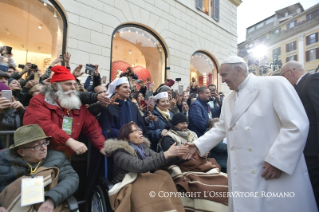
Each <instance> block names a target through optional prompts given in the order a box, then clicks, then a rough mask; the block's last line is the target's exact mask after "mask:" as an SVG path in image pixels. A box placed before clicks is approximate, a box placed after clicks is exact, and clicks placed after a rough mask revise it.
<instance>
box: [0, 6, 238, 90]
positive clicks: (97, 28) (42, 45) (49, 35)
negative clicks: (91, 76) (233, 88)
mask: <svg viewBox="0 0 319 212" xmlns="http://www.w3.org/2000/svg"><path fill="white" fill-rule="evenodd" d="M240 3H241V1H240V0H90V1H85V0H25V1H20V0H0V11H1V14H2V18H1V19H2V20H3V21H1V22H0V29H1V31H0V45H1V46H2V45H6V46H11V47H13V50H12V52H13V54H14V56H13V58H14V59H15V60H16V62H17V64H25V63H26V62H32V63H36V64H38V66H39V67H40V68H41V69H42V70H44V69H45V68H46V67H47V66H49V65H50V64H51V63H52V61H53V60H55V58H57V57H59V56H60V55H61V54H63V53H64V52H65V51H67V52H70V53H71V55H72V56H71V61H70V62H71V64H70V66H71V69H72V70H73V69H74V68H75V67H76V66H77V65H79V64H82V65H84V66H85V64H99V70H100V73H101V76H105V77H106V78H107V81H109V80H113V79H115V78H116V77H117V76H118V75H119V74H120V73H121V72H123V71H125V70H126V68H127V67H128V66H131V67H132V68H133V70H134V72H136V73H137V74H138V76H139V78H141V79H144V80H146V79H147V78H149V79H150V80H151V81H154V82H155V87H157V86H158V85H159V84H161V83H162V82H164V81H165V79H167V78H171V79H175V78H181V84H184V85H185V86H188V85H189V82H190V79H191V78H192V77H195V78H196V79H197V80H198V82H199V84H200V85H207V84H210V83H215V84H217V85H218V88H219V90H220V91H226V90H227V88H226V87H225V86H224V85H221V82H220V79H219V76H218V67H219V64H220V62H221V61H222V60H223V59H224V58H226V57H227V56H230V55H234V54H236V47H237V6H239V5H240ZM83 71H84V70H83ZM84 76H87V75H84Z"/></svg>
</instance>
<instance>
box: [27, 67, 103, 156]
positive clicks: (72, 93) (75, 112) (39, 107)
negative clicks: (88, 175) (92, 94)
mask: <svg viewBox="0 0 319 212" xmlns="http://www.w3.org/2000/svg"><path fill="white" fill-rule="evenodd" d="M51 70H52V71H53V72H54V74H53V75H52V78H51V85H49V86H48V87H45V88H43V89H42V92H41V94H39V95H36V96H34V97H33V98H32V99H31V101H30V104H29V106H28V108H27V110H26V112H25V115H24V119H23V124H24V125H28V124H38V125H39V126H40V127H41V128H42V129H43V131H44V132H45V133H46V134H47V135H51V136H52V142H51V145H50V147H51V148H52V149H55V150H58V151H61V152H63V153H64V154H65V155H66V156H67V157H71V156H72V154H73V152H75V153H76V154H83V153H85V152H86V151H87V147H86V145H85V144H84V143H82V142H79V141H78V140H77V139H78V137H79V135H80V133H82V134H83V135H85V136H86V137H88V138H89V139H90V141H91V142H92V143H93V145H94V146H95V147H96V148H98V149H99V150H100V152H101V153H102V154H105V153H104V151H103V150H102V149H103V146H104V141H105V138H104V136H103V135H102V130H101V127H100V125H99V123H98V122H97V120H96V119H95V117H94V116H93V115H92V114H91V113H90V112H89V111H88V110H87V109H86V108H85V106H84V105H82V103H81V101H80V98H79V97H78V95H77V91H76V90H75V84H76V83H77V82H76V81H75V77H74V76H73V74H71V72H70V71H69V70H68V69H67V68H65V67H64V66H54V67H53V68H52V69H51Z"/></svg>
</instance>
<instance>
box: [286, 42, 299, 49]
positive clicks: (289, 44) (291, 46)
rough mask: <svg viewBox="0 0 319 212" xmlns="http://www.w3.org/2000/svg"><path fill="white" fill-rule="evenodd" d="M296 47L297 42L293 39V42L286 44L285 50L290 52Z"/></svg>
mask: <svg viewBox="0 0 319 212" xmlns="http://www.w3.org/2000/svg"><path fill="white" fill-rule="evenodd" d="M296 48H297V42H296V41H293V42H290V43H287V44H286V52H291V51H293V50H296Z"/></svg>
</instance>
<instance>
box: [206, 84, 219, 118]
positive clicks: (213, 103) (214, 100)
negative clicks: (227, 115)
mask: <svg viewBox="0 0 319 212" xmlns="http://www.w3.org/2000/svg"><path fill="white" fill-rule="evenodd" d="M208 89H209V91H210V95H211V96H210V98H209V102H208V105H209V107H210V109H211V111H212V118H219V116H220V113H221V107H222V100H221V98H220V96H219V94H218V92H217V90H216V85H215V84H210V85H208Z"/></svg>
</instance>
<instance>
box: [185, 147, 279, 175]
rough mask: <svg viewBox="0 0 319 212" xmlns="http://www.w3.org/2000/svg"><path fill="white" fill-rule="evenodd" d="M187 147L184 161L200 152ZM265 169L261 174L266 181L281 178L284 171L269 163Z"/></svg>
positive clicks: (265, 165) (195, 148) (194, 148)
mask: <svg viewBox="0 0 319 212" xmlns="http://www.w3.org/2000/svg"><path fill="white" fill-rule="evenodd" d="M185 146H187V147H188V152H187V154H185V155H184V156H183V159H184V160H189V159H191V158H193V155H195V154H196V153H197V152H198V148H197V147H196V145H195V144H193V143H186V144H185ZM263 168H264V171H263V172H262V173H261V177H264V178H265V180H269V179H275V178H279V177H280V176H281V173H282V171H281V170H280V169H278V168H276V167H274V166H273V165H271V164H269V163H267V162H265V164H264V166H263Z"/></svg>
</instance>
